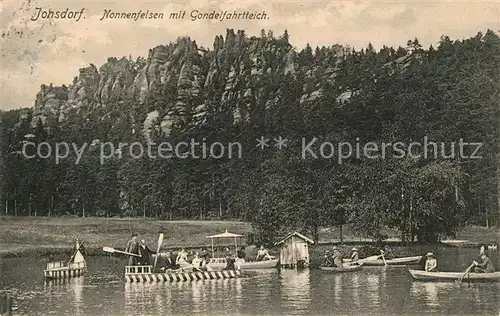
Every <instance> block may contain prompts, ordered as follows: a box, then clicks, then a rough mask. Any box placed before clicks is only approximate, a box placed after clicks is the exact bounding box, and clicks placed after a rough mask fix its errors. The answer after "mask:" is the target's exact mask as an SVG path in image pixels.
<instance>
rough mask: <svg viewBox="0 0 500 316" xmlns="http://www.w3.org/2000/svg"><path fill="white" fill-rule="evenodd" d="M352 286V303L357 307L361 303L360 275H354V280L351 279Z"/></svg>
mask: <svg viewBox="0 0 500 316" xmlns="http://www.w3.org/2000/svg"><path fill="white" fill-rule="evenodd" d="M351 284H352V287H351V289H352V303H353V304H354V306H355V307H359V306H360V301H359V287H360V284H359V273H353V274H352V278H351Z"/></svg>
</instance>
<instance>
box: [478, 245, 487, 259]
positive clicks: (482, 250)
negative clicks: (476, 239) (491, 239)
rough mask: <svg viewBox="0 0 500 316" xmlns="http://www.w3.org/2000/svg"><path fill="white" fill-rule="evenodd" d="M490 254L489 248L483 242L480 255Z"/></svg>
mask: <svg viewBox="0 0 500 316" xmlns="http://www.w3.org/2000/svg"><path fill="white" fill-rule="evenodd" d="M484 254H485V255H486V256H487V255H488V248H487V246H486V245H485V244H482V245H481V247H480V248H479V257H481V256H482V255H484Z"/></svg>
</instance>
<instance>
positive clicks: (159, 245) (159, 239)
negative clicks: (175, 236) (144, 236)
mask: <svg viewBox="0 0 500 316" xmlns="http://www.w3.org/2000/svg"><path fill="white" fill-rule="evenodd" d="M162 244H163V233H160V236H159V237H158V249H156V256H155V263H154V265H153V271H154V270H155V268H156V263H157V262H158V255H159V252H160V247H161V245H162Z"/></svg>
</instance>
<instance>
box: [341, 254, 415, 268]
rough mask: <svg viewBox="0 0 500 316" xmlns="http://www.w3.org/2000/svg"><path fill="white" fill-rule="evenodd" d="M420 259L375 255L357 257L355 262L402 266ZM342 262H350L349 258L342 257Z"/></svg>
mask: <svg viewBox="0 0 500 316" xmlns="http://www.w3.org/2000/svg"><path fill="white" fill-rule="evenodd" d="M421 261H422V256H413V257H400V258H394V259H385V258H383V257H382V255H376V256H371V257H366V258H363V259H359V260H358V261H357V262H362V263H363V265H364V266H365V267H366V266H386V265H387V266H402V265H414V264H419V263H420V262H421ZM344 262H351V260H350V259H344Z"/></svg>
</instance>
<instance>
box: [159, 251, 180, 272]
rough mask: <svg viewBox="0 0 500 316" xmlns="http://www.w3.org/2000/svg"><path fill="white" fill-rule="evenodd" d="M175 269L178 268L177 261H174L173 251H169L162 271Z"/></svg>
mask: <svg viewBox="0 0 500 316" xmlns="http://www.w3.org/2000/svg"><path fill="white" fill-rule="evenodd" d="M174 269H176V266H175V263H174V262H173V261H172V252H167V255H166V257H165V262H164V265H163V267H162V268H161V271H168V270H174Z"/></svg>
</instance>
